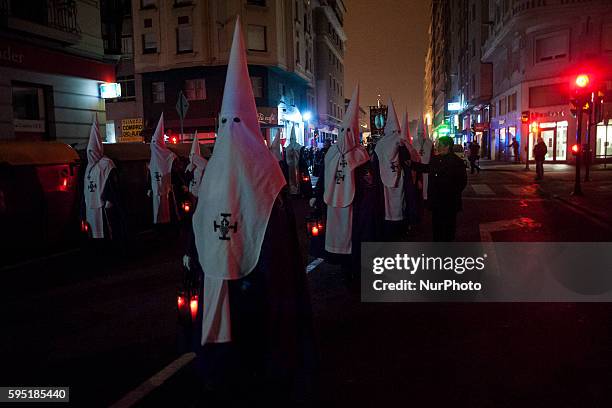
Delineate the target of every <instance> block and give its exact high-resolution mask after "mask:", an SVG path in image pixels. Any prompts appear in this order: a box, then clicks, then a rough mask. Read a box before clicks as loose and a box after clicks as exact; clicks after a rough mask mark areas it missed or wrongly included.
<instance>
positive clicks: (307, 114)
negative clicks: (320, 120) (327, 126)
mask: <svg viewBox="0 0 612 408" xmlns="http://www.w3.org/2000/svg"><path fill="white" fill-rule="evenodd" d="M303 117H304V120H306V121H308V120H310V119H312V113H310V112H304V116H303Z"/></svg>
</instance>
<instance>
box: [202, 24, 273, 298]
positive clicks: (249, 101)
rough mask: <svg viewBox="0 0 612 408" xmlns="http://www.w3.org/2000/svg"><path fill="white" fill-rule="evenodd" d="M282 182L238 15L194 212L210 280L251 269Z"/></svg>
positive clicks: (227, 277)
mask: <svg viewBox="0 0 612 408" xmlns="http://www.w3.org/2000/svg"><path fill="white" fill-rule="evenodd" d="M284 185H285V178H284V177H283V173H282V171H281V169H280V167H279V165H278V162H277V160H276V158H275V157H273V156H272V154H271V153H270V150H269V149H268V147H267V146H266V145H265V143H264V139H263V137H262V135H261V130H260V128H259V122H258V120H257V110H256V108H255V98H254V97H253V90H252V86H251V79H250V77H249V72H248V67H247V60H246V52H245V47H244V40H243V37H242V32H241V26H240V18H237V20H236V26H235V30H234V38H233V41H232V48H231V52H230V57H229V63H228V68H227V78H226V80H225V88H224V91H223V102H222V105H221V112H220V126H219V133H218V137H217V141H216V143H215V149H214V152H213V155H212V156H211V158H210V160H209V162H208V166H207V167H206V172H204V177H203V180H202V186H203V187H204V186H205V188H201V189H200V195H199V200H200V201H199V203H198V206H197V208H196V211H195V213H194V216H193V229H194V233H195V239H196V246H197V250H198V254H199V259H200V264H201V265H202V269H203V271H204V274H205V275H206V276H207V277H208V278H213V279H221V280H228V279H240V278H242V277H244V276H246V275H248V274H249V273H250V272H251V271H252V270H253V268H254V267H255V265H256V264H257V261H258V260H259V255H260V251H261V245H262V243H263V239H264V234H265V232H266V229H267V226H268V221H269V219H270V214H271V213H272V207H273V205H274V201H275V200H276V198H277V196H278V194H279V193H280V191H281V189H282V188H283V186H284ZM205 286H206V285H205Z"/></svg>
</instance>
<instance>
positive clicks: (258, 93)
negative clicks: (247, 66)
mask: <svg viewBox="0 0 612 408" xmlns="http://www.w3.org/2000/svg"><path fill="white" fill-rule="evenodd" d="M251 85H252V86H253V96H254V97H255V98H263V78H262V77H251Z"/></svg>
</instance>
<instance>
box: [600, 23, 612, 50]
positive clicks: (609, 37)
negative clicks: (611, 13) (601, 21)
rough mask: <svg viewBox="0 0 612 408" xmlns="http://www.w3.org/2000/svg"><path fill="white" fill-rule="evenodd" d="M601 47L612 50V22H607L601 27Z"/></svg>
mask: <svg viewBox="0 0 612 408" xmlns="http://www.w3.org/2000/svg"><path fill="white" fill-rule="evenodd" d="M601 49H602V51H607V52H612V24H606V25H604V26H603V27H602V29H601Z"/></svg>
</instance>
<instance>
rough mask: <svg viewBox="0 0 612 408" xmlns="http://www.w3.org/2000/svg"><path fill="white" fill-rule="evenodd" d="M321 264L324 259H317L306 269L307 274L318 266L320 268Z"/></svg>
mask: <svg viewBox="0 0 612 408" xmlns="http://www.w3.org/2000/svg"><path fill="white" fill-rule="evenodd" d="M321 262H323V259H322V258H317V259H315V260H314V261H312V262H311V263H310V264H309V265H308V266H307V267H306V273H310V272H312V270H313V269H314V268H316V267H317V266H319V265H320V264H321Z"/></svg>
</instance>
